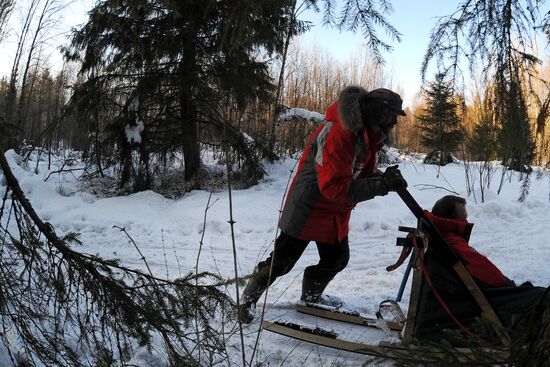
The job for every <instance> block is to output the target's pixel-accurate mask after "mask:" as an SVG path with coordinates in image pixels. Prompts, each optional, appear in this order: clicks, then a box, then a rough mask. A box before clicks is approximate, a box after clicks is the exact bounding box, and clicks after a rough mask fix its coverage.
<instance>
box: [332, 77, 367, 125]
mask: <svg viewBox="0 0 550 367" xmlns="http://www.w3.org/2000/svg"><path fill="white" fill-rule="evenodd" d="M367 95H368V92H367V90H366V89H365V88H363V87H359V86H356V85H351V86H349V87H346V88H344V89H342V91H341V92H340V96H339V97H338V117H339V119H340V123H341V124H342V126H343V127H344V128H346V129H347V130H350V131H352V132H356V131H359V130H361V129H362V128H363V119H362V118H361V108H360V101H361V99H363V98H365V97H367Z"/></svg>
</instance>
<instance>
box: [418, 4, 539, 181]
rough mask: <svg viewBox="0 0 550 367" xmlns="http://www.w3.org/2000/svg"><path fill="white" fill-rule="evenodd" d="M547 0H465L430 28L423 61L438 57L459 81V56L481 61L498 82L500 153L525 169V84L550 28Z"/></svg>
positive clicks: (528, 151) (528, 143)
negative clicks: (539, 40)
mask: <svg viewBox="0 0 550 367" xmlns="http://www.w3.org/2000/svg"><path fill="white" fill-rule="evenodd" d="M544 3H545V1H544V0H534V1H528V2H525V1H521V0H496V1H490V2H487V1H485V0H474V1H466V2H462V3H460V4H459V5H458V7H457V11H456V12H454V14H452V15H450V16H445V17H441V18H440V19H439V21H438V23H437V24H436V26H435V27H434V28H433V30H432V34H431V37H430V43H429V45H428V48H427V51H426V54H425V56H424V61H423V64H422V75H423V76H425V75H426V70H427V69H428V65H429V64H430V62H431V61H433V60H434V59H436V60H437V62H438V65H444V67H445V71H446V72H449V73H450V75H452V77H453V80H454V81H456V80H457V79H458V76H459V75H460V74H461V60H463V59H465V60H467V61H468V64H469V67H470V68H469V70H470V71H471V70H473V69H475V68H477V67H481V70H482V72H483V75H484V78H485V80H488V81H491V83H494V85H495V93H494V94H492V95H490V98H491V102H492V103H493V107H494V109H495V111H496V115H495V117H496V122H497V123H498V126H499V129H500V130H501V131H500V132H499V137H498V141H499V147H500V149H499V159H501V160H502V161H503V163H504V164H506V165H507V166H508V167H509V168H511V169H514V170H520V171H524V170H525V169H526V166H528V165H530V164H531V160H532V159H533V152H534V147H533V142H532V137H531V132H530V122H529V118H528V115H527V108H526V98H527V90H526V89H525V88H523V87H524V83H525V84H528V83H526V82H527V81H530V80H531V78H532V76H533V75H534V73H533V70H534V68H535V66H536V65H537V63H538V62H539V60H538V59H537V57H535V56H534V55H533V54H532V52H533V50H536V49H537V47H536V46H535V41H536V33H537V32H538V31H541V30H544V29H548V28H547V27H548V14H546V15H543V17H546V18H543V19H541V6H542V5H543V4H544Z"/></svg>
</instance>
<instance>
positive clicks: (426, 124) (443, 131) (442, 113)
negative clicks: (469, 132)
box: [417, 73, 463, 166]
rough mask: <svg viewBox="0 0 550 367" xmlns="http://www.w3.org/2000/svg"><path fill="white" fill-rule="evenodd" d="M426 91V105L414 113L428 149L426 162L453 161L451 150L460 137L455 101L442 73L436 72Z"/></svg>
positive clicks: (461, 136) (453, 149) (440, 163)
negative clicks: (416, 114)
mask: <svg viewBox="0 0 550 367" xmlns="http://www.w3.org/2000/svg"><path fill="white" fill-rule="evenodd" d="M425 93H426V108H424V109H423V110H422V111H421V114H420V115H419V116H417V118H418V120H419V123H420V125H421V127H422V139H421V141H422V144H424V145H425V146H426V147H427V148H428V149H430V152H429V153H428V155H427V156H426V159H425V162H426V163H432V164H438V165H441V166H444V165H446V164H447V163H450V162H452V153H453V152H454V151H455V150H456V149H457V147H458V144H459V143H460V142H461V141H462V138H463V133H462V129H461V126H460V119H459V118H458V115H457V104H456V102H455V101H454V96H453V90H452V88H451V86H450V84H449V83H448V82H446V81H445V75H444V74H443V73H439V74H437V75H436V77H435V80H434V81H433V82H432V83H430V84H429V86H428V88H427V89H426V91H425Z"/></svg>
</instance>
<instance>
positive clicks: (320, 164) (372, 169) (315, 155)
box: [239, 86, 407, 323]
mask: <svg viewBox="0 0 550 367" xmlns="http://www.w3.org/2000/svg"><path fill="white" fill-rule="evenodd" d="M402 103H403V101H402V100H401V97H400V96H399V95H398V94H397V93H395V92H392V91H391V90H389V89H384V88H380V89H375V90H372V91H370V92H367V91H366V90H365V89H363V88H361V87H357V86H350V87H347V88H344V89H343V90H342V91H341V92H340V95H339V98H338V100H337V101H335V102H334V103H333V104H332V105H331V106H330V107H329V108H328V110H327V112H326V116H325V120H326V123H325V124H324V125H322V126H320V127H319V128H318V129H317V130H316V131H315V132H313V134H312V135H311V136H310V137H309V139H308V142H307V145H306V148H305V150H304V153H303V154H302V157H301V158H300V163H299V166H298V170H297V173H296V176H295V177H294V180H293V182H292V185H291V187H290V190H289V192H288V195H287V199H286V203H285V207H284V210H283V213H282V215H281V219H280V221H279V228H280V229H281V234H280V236H279V237H278V238H277V240H276V241H275V247H274V250H273V252H271V254H270V256H269V257H268V258H267V259H266V260H264V261H262V262H260V263H259V264H258V265H257V267H256V269H255V271H254V273H253V274H252V276H251V278H250V279H249V281H248V284H247V286H246V288H245V290H244V293H243V296H242V304H241V305H240V309H239V318H240V320H241V321H242V322H244V323H249V322H251V321H252V319H253V314H252V312H251V308H252V307H254V306H255V304H256V302H257V301H258V299H259V298H260V296H261V295H262V293H263V292H264V291H265V289H266V288H267V287H268V286H269V285H270V284H271V283H273V281H275V279H276V278H277V277H279V276H281V275H284V274H286V273H288V272H289V271H290V270H291V269H292V267H293V266H294V264H295V263H296V261H298V259H299V258H300V256H301V255H302V253H303V252H304V250H305V248H306V246H307V245H308V243H309V242H310V241H315V242H316V244H317V249H318V252H319V257H320V260H319V263H318V264H317V265H312V266H308V267H307V268H306V269H305V271H304V278H303V281H302V296H301V299H302V300H303V301H305V302H308V303H318V302H320V301H322V300H321V294H322V293H323V291H324V289H325V287H326V286H327V284H328V283H329V282H330V281H331V280H332V279H333V278H334V276H335V275H336V274H337V273H338V272H340V271H341V270H343V269H344V268H345V267H346V265H347V263H348V260H349V246H348V231H349V219H350V215H351V210H352V209H353V208H354V207H355V205H356V204H357V203H359V202H361V201H365V200H370V199H372V198H374V197H375V196H383V195H387V194H388V192H389V191H394V190H395V189H396V188H398V187H401V186H405V187H406V185H407V183H406V181H405V179H404V178H403V177H402V176H401V173H400V172H399V170H389V171H386V172H384V173H383V174H381V173H380V171H379V170H378V168H377V166H376V156H377V152H378V151H379V150H380V149H381V147H382V145H383V144H385V143H388V142H389V141H390V139H391V132H392V129H393V128H394V126H395V124H396V123H397V116H399V115H401V116H405V112H404V111H403V108H402Z"/></svg>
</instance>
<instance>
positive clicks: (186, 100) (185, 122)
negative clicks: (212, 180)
mask: <svg viewBox="0 0 550 367" xmlns="http://www.w3.org/2000/svg"><path fill="white" fill-rule="evenodd" d="M191 35H192V36H190V37H189V38H187V40H186V42H185V43H184V48H183V61H182V65H181V68H180V86H179V87H180V89H181V91H180V93H181V97H180V104H181V106H180V107H181V123H182V134H183V136H182V147H183V158H184V164H185V181H187V182H190V181H193V180H195V179H196V178H197V176H198V173H199V168H200V145H199V139H198V126H197V107H196V105H195V101H194V97H195V96H194V95H193V90H194V89H195V88H196V85H197V83H196V80H195V79H196V77H197V70H196V69H197V67H196V64H197V60H196V57H197V50H196V47H197V45H196V41H195V38H194V33H192V32H191Z"/></svg>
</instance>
